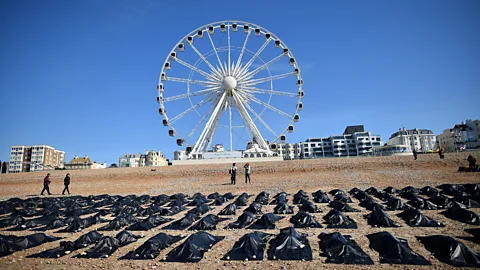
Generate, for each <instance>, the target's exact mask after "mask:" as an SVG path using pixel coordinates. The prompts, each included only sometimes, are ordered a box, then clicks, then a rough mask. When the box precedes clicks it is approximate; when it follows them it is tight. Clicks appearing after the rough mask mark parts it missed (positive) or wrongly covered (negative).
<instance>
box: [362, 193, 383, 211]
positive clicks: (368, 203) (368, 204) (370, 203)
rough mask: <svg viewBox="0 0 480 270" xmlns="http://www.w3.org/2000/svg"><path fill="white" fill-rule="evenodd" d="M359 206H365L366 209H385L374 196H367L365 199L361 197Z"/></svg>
mask: <svg viewBox="0 0 480 270" xmlns="http://www.w3.org/2000/svg"><path fill="white" fill-rule="evenodd" d="M359 206H361V207H364V208H366V209H367V210H370V211H375V210H377V209H380V210H385V209H386V208H385V206H383V205H381V204H379V203H378V202H377V201H376V200H375V199H374V198H372V197H371V196H367V197H366V198H365V199H363V200H362V201H361V202H360V204H359Z"/></svg>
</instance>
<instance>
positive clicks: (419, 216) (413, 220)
mask: <svg viewBox="0 0 480 270" xmlns="http://www.w3.org/2000/svg"><path fill="white" fill-rule="evenodd" d="M398 216H399V217H401V218H402V219H403V220H405V222H406V223H407V224H408V226H410V227H445V225H444V224H443V223H441V222H438V221H436V220H433V219H431V218H429V217H427V216H425V215H424V214H423V213H422V212H420V210H418V209H415V208H409V209H406V210H405V211H403V212H402V213H400V214H398Z"/></svg>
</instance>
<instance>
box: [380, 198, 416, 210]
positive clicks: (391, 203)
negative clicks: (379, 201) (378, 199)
mask: <svg viewBox="0 0 480 270" xmlns="http://www.w3.org/2000/svg"><path fill="white" fill-rule="evenodd" d="M385 206H386V207H387V210H388V211H397V210H405V209H407V208H410V206H408V205H406V204H405V203H403V201H402V200H401V199H399V198H396V197H391V198H390V199H388V200H387V201H386V202H385Z"/></svg>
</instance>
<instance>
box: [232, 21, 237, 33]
mask: <svg viewBox="0 0 480 270" xmlns="http://www.w3.org/2000/svg"><path fill="white" fill-rule="evenodd" d="M232 31H233V32H237V31H238V25H237V24H236V23H232Z"/></svg>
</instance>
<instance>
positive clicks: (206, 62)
mask: <svg viewBox="0 0 480 270" xmlns="http://www.w3.org/2000/svg"><path fill="white" fill-rule="evenodd" d="M188 44H190V47H192V49H193V50H194V51H195V53H197V55H198V56H199V57H200V58H201V59H202V60H203V62H205V64H207V65H208V67H209V68H210V69H211V70H212V72H214V73H215V74H216V75H217V76H218V77H219V78H222V74H219V73H218V71H217V70H216V69H215V67H214V66H212V64H211V63H210V62H209V61H208V60H207V58H205V56H204V55H203V54H202V53H201V52H200V51H199V50H198V49H197V47H195V46H194V45H193V43H191V42H189V43H188Z"/></svg>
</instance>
